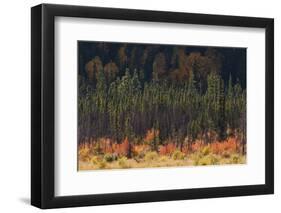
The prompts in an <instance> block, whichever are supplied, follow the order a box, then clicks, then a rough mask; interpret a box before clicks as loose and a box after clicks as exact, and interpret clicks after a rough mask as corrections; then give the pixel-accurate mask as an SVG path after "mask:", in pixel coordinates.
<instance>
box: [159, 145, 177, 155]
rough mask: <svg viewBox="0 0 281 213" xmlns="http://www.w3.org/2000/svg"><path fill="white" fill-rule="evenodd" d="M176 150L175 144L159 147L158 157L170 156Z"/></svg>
mask: <svg viewBox="0 0 281 213" xmlns="http://www.w3.org/2000/svg"><path fill="white" fill-rule="evenodd" d="M176 149H177V146H176V144H173V143H168V144H167V145H164V146H160V147H159V150H158V151H159V154H160V155H171V154H172V153H173V152H174V151H175V150H176Z"/></svg>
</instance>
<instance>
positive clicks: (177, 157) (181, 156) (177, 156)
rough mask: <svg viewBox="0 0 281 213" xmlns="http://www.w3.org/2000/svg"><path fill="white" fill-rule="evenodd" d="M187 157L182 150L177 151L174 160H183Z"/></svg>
mask: <svg viewBox="0 0 281 213" xmlns="http://www.w3.org/2000/svg"><path fill="white" fill-rule="evenodd" d="M184 157H185V154H184V153H182V152H181V151H180V150H175V151H174V152H173V154H172V158H173V159H174V160H183V159H184Z"/></svg>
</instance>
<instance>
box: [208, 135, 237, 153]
mask: <svg viewBox="0 0 281 213" xmlns="http://www.w3.org/2000/svg"><path fill="white" fill-rule="evenodd" d="M210 147H211V152H212V153H214V154H222V153H224V152H229V153H236V152H237V151H239V145H238V143H237V140H236V139H235V138H234V137H231V138H228V139H227V140H225V141H222V142H214V143H211V145H210Z"/></svg>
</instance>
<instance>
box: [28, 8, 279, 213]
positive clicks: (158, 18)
mask: <svg viewBox="0 0 281 213" xmlns="http://www.w3.org/2000/svg"><path fill="white" fill-rule="evenodd" d="M58 16H63V17H83V18H100V19H113V20H133V21H146V22H164V23H183V24H200V25H218V26H237V27H250V28H264V29H265V32H266V41H265V43H266V48H265V61H266V65H265V73H266V74H265V76H266V78H265V85H266V86H265V87H266V88H265V89H266V93H265V94H266V97H265V98H266V99H265V100H266V106H265V109H266V110H265V114H266V118H265V122H266V123H265V126H266V127H265V132H266V134H265V139H264V140H265V161H266V162H265V184H261V185H246V186H225V187H214V188H211V187H210V188H198V189H177V190H163V191H144V192H130V193H112V194H93V195H78V196H77V195H73V196H60V197H56V196H55V195H54V189H55V181H54V178H55V171H54V166H55V165H54V163H55V161H54V157H55V156H54V149H55V146H54V144H55V138H54V132H55V107H54V106H55V99H54V96H55V85H54V78H55V75H54V59H55V58H54V55H55V54H54V51H55V46H54V21H55V17H58ZM31 52H32V53H31V97H32V98H31V204H32V205H34V206H36V207H39V208H42V209H47V208H60V207H76V206H91V205H106V204H121V203H139V202H154V201H169V200H183V199H197V198H217V197H228V196H246V195H259V194H272V193H274V20H273V19H270V18H254V17H240V16H224V15H207V14H193V13H178V12H163V11H146V10H131V9H112V8H101V7H86V6H67V5H53V4H41V5H38V6H35V7H32V9H31Z"/></svg>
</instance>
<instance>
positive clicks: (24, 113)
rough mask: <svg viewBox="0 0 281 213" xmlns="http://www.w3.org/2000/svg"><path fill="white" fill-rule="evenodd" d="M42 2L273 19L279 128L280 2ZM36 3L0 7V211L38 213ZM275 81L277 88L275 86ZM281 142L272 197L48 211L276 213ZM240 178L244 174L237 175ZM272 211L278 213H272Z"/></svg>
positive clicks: (280, 188) (13, 1)
mask: <svg viewBox="0 0 281 213" xmlns="http://www.w3.org/2000/svg"><path fill="white" fill-rule="evenodd" d="M44 2H45V3H59V4H81V5H91V6H105V7H124V8H137V9H150V10H151V9H153V10H170V11H182V12H195V13H210V14H226V15H244V16H260V17H273V18H275V59H276V62H275V70H276V72H275V82H276V83H275V109H276V110H275V131H276V133H279V131H278V130H279V129H280V127H281V123H280V122H281V120H280V113H281V110H280V109H281V105H280V104H281V102H280V101H281V96H280V90H281V86H280V81H281V75H280V72H278V70H280V68H281V64H280V61H279V60H278V58H279V57H280V55H281V45H280V38H281V24H280V22H281V13H280V6H279V5H278V2H279V1H278V0H276V1H273V0H266V1H265V0H263V1H260V0H256V1H250V0H249V1H245V0H231V1H226V0H212V1H210V0H205V1H202V0H193V1H187V0H183V1H181V0H169V1H164V0H160V1H156V0H155V1H152V0H139V1H136V0H135V1H132V0H123V1H121V0H119V1H116V0H115V1H114V0H107V1H104V0H98V1H94V0H80V1H74V0H68V1H66V0H59V1H54V0H53V1H48V0H45V1H44ZM39 3H41V1H37V0H29V1H22V0H18V1H16V0H10V1H2V2H1V7H0V15H1V19H0V22H1V25H0V26H1V28H0V29H1V32H0V38H1V39H0V54H1V55H0V58H1V62H0V67H1V68H0V73H1V75H0V97H1V104H0V127H1V128H0V133H1V134H0V140H1V142H0V143H1V148H0V165H1V167H0V169H1V174H0V203H1V204H0V211H1V212H14V211H15V212H16V211H20V212H39V210H38V209H36V208H34V207H31V206H30V205H29V204H28V203H29V196H30V192H29V191H30V7H31V6H34V5H36V4H39ZM278 82H279V85H278ZM280 139H281V137H280V134H276V137H275V150H276V151H275V155H276V157H275V162H276V163H275V172H276V174H275V179H276V181H275V195H266V196H250V197H237V198H219V199H204V200H192V201H173V202H161V203H146V204H130V205H114V206H102V207H84V208H72V209H59V210H51V211H52V212H53V211H54V212H55V211H56V212H75V211H79V212H92V211H98V212H112V211H114V212H124V213H126V212H132V211H134V212H135V211H137V212H150V211H154V212H171V211H175V212H187V211H188V212H216V213H219V212H228V213H232V212H235V213H237V212H247V211H249V212H255V211H261V212H266V211H268V212H271V211H272V212H274V210H276V209H279V208H280V207H281V206H280V205H279V204H280V199H281V168H280V162H281V149H280V148H281V145H280V144H279V141H280ZM241 175H243V174H241ZM275 212H276V211H275Z"/></svg>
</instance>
